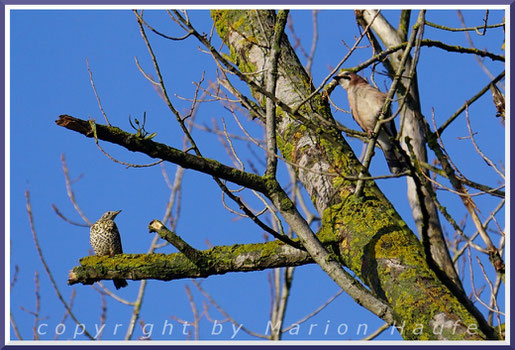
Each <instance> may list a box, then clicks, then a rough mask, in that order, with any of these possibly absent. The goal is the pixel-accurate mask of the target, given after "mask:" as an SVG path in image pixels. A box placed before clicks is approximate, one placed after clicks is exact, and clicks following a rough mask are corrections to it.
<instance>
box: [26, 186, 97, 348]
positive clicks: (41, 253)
mask: <svg viewBox="0 0 515 350" xmlns="http://www.w3.org/2000/svg"><path fill="white" fill-rule="evenodd" d="M25 199H26V207H27V214H28V216H29V223H30V230H31V232H32V238H33V240H34V244H35V245H36V250H37V252H38V255H39V259H40V260H41V263H42V264H43V268H44V269H45V272H46V273H47V275H48V278H50V282H51V284H52V287H53V288H54V291H55V293H56V294H57V297H58V298H59V300H60V301H61V303H62V304H63V306H64V308H65V309H66V310H67V311H68V313H69V314H70V317H71V318H72V319H73V321H75V323H76V324H77V325H80V324H82V322H80V321H79V320H78V319H77V317H75V314H74V313H73V312H72V310H71V308H70V306H69V305H68V303H67V302H66V301H65V300H64V298H63V296H62V295H61V292H60V291H59V288H58V287H57V283H56V282H55V280H54V276H53V275H52V272H51V271H50V268H49V267H48V265H47V263H46V260H45V258H44V256H43V251H42V250H41V247H40V245H39V240H38V237H37V235H36V227H35V226H34V219H33V217H32V206H31V205H30V192H29V190H27V191H25ZM84 335H85V336H86V337H88V338H89V339H91V340H94V338H93V337H92V336H91V334H89V332H88V331H87V330H84Z"/></svg>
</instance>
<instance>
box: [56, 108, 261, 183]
mask: <svg viewBox="0 0 515 350" xmlns="http://www.w3.org/2000/svg"><path fill="white" fill-rule="evenodd" d="M56 124H57V125H59V126H62V127H65V128H66V129H69V130H73V131H76V132H78V133H80V134H83V135H84V136H86V137H93V130H92V128H91V125H90V123H89V122H88V121H86V120H82V119H78V118H75V117H72V116H69V115H60V116H59V119H58V120H56ZM95 128H96V136H97V137H98V139H100V140H104V141H107V142H111V143H114V144H117V145H120V146H122V147H124V148H126V149H128V150H129V151H132V152H140V153H144V154H146V155H148V156H149V157H152V158H158V159H163V160H165V161H169V162H172V163H175V164H177V165H180V166H182V167H183V168H186V169H193V170H197V171H200V172H202V173H205V174H208V175H212V176H217V177H220V178H222V179H224V180H227V181H231V182H234V183H235V184H238V185H241V186H246V187H247V188H250V189H253V190H256V191H258V192H261V193H266V192H267V190H266V181H265V180H264V179H263V178H262V177H260V176H259V175H255V174H251V173H247V172H244V171H241V170H238V169H235V168H232V167H229V166H227V165H224V164H222V163H220V162H217V161H215V160H212V159H208V158H204V157H199V156H195V155H191V154H188V153H186V152H183V151H181V150H178V149H176V148H173V147H170V146H167V145H165V144H162V143H159V142H155V141H152V140H148V139H143V138H140V137H136V135H133V134H130V133H128V132H125V131H123V130H122V129H120V128H117V127H110V126H106V125H102V124H96V123H95Z"/></svg>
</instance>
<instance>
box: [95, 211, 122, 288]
mask: <svg viewBox="0 0 515 350" xmlns="http://www.w3.org/2000/svg"><path fill="white" fill-rule="evenodd" d="M120 212H121V210H118V211H108V212H106V213H104V215H102V217H101V218H100V219H98V221H97V222H95V223H94V224H93V225H91V228H90V231H89V242H90V243H91V246H92V247H93V250H94V251H95V254H96V255H98V256H105V255H107V256H114V255H116V254H123V249H122V240H121V238H120V232H119V231H118V227H117V226H116V223H115V222H114V218H115V217H116V215H118V214H119V213H120ZM113 282H114V286H115V287H116V289H120V288H122V287H127V281H126V280H124V279H120V278H115V279H113Z"/></svg>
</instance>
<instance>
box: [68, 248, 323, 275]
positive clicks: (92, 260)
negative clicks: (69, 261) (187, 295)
mask: <svg viewBox="0 0 515 350" xmlns="http://www.w3.org/2000/svg"><path fill="white" fill-rule="evenodd" d="M327 244H332V242H329V243H327ZM197 253H198V254H200V255H201V256H202V257H203V259H202V266H200V265H197V264H195V263H194V262H192V260H191V259H190V258H189V257H187V256H186V255H185V254H183V253H174V254H168V255H166V254H119V255H115V256H114V257H99V256H87V257H84V258H82V259H80V260H79V262H80V266H76V267H74V268H73V269H72V271H70V274H69V276H68V284H70V285H73V284H76V283H82V284H93V283H95V282H97V281H100V280H104V279H114V278H124V279H131V280H147V279H155V280H161V281H171V280H177V279H183V278H199V277H208V276H212V275H222V274H225V273H227V272H248V271H261V270H265V269H270V268H277V267H289V266H300V265H305V264H312V263H313V259H312V258H311V257H310V256H309V254H308V253H306V252H305V251H303V250H299V249H295V248H293V247H291V246H289V245H287V244H284V243H282V242H278V241H273V242H267V243H252V244H234V245H229V246H215V247H213V248H211V249H208V250H202V251H197Z"/></svg>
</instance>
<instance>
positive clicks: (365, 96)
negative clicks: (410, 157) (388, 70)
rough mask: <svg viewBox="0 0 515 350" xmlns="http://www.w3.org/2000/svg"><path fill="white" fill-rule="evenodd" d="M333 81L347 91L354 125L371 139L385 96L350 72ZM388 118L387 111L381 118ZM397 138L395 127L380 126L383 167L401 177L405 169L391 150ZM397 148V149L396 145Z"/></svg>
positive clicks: (389, 114)
mask: <svg viewBox="0 0 515 350" xmlns="http://www.w3.org/2000/svg"><path fill="white" fill-rule="evenodd" d="M333 79H335V80H336V81H337V82H338V83H339V84H340V86H341V87H343V88H344V89H345V90H346V91H347V97H348V99H349V105H350V108H351V110H352V116H353V117H354V119H355V120H356V122H357V123H358V124H359V126H361V128H362V129H363V131H365V132H367V133H368V135H369V136H370V135H372V132H373V131H374V127H375V126H376V123H377V119H378V117H379V114H380V113H381V110H382V108H383V105H384V101H385V99H386V94H384V93H382V92H381V91H379V90H378V89H376V88H375V87H373V86H372V85H370V84H369V83H368V82H367V81H366V80H365V79H363V78H362V77H360V76H359V75H357V74H354V73H351V72H343V73H341V74H339V75H336V76H334V77H333ZM390 116H391V111H388V113H387V114H386V115H385V117H384V118H388V117H390ZM396 136H397V130H396V129H395V123H394V121H393V120H390V121H389V122H386V123H384V124H383V125H382V127H381V130H380V131H379V135H378V137H377V143H378V144H379V147H381V149H382V150H383V153H384V157H385V158H386V163H387V164H388V168H390V172H391V173H392V174H397V173H400V172H402V171H403V170H405V169H406V168H407V166H406V162H405V161H404V159H403V157H402V155H401V154H400V153H399V151H398V150H397V148H396V147H395V146H394V143H395V142H397V141H396V140H395V137H396ZM397 147H399V145H398V144H397Z"/></svg>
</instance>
